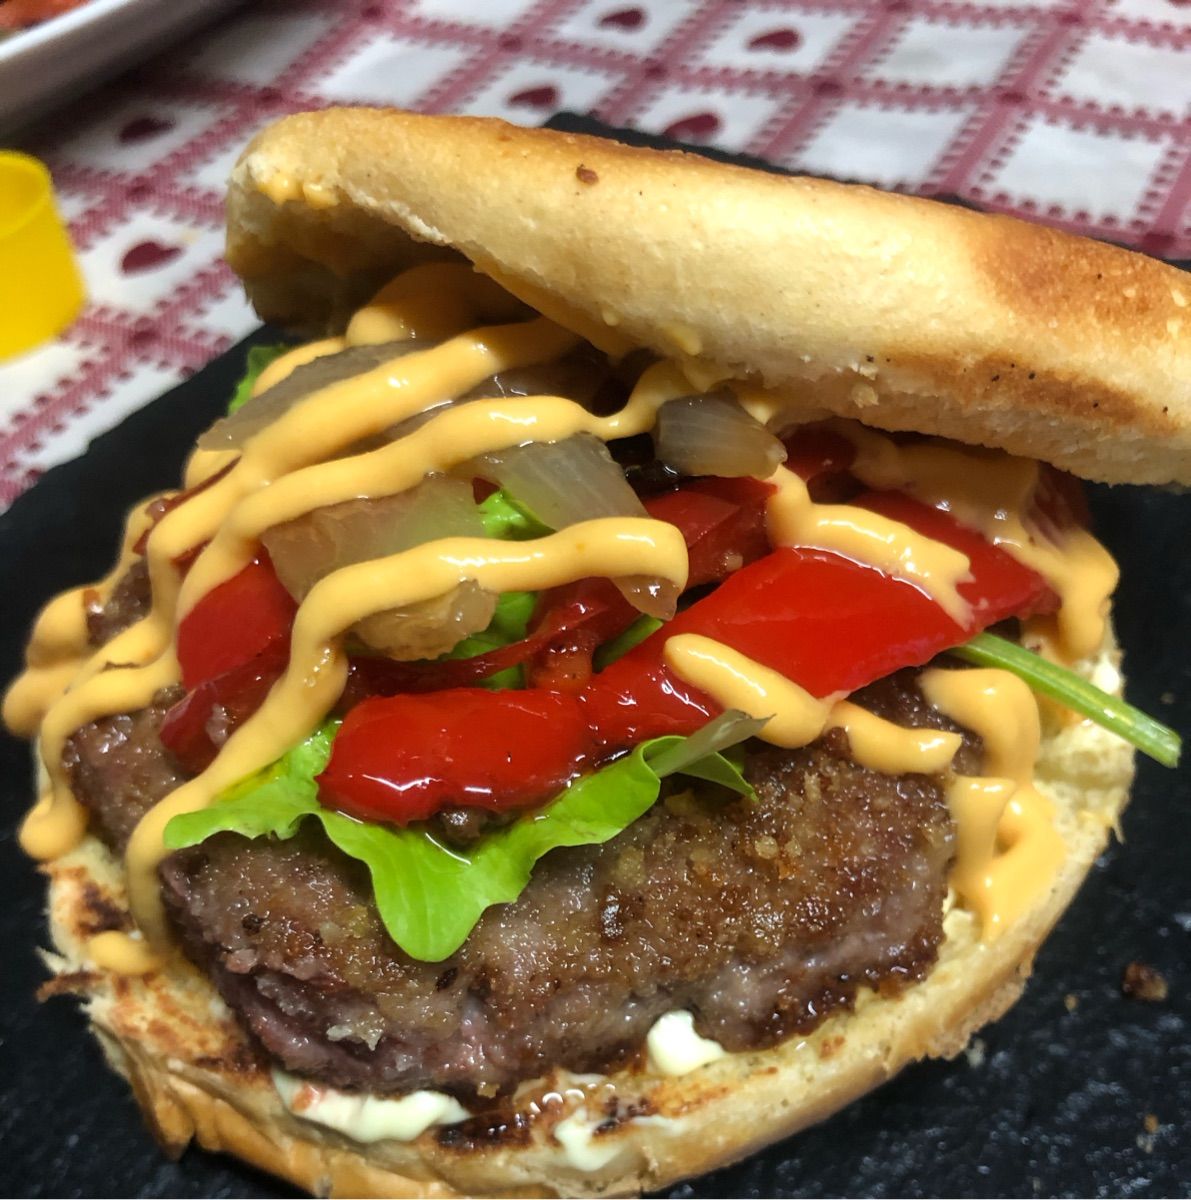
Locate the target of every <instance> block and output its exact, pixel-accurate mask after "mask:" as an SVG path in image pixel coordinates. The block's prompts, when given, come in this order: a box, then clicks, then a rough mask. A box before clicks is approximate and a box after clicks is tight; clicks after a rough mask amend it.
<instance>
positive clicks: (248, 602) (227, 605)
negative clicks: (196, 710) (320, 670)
mask: <svg viewBox="0 0 1191 1200" xmlns="http://www.w3.org/2000/svg"><path fill="white" fill-rule="evenodd" d="M297 611H298V606H297V605H296V604H295V603H294V600H293V597H292V596H291V595H290V594H289V592H287V591H286V590H285V587H284V586H283V585H282V583H281V580H279V579H278V578H277V574H276V572H275V571H274V570H273V564H272V563H271V562H270V561H269V557H268V555H267V554H265V552H264V551H263V550H262V551H261V553H260V555H259V557H257V558H256V559H254V560H253V561H252V562H251V563H249V564H248V566H246V567H245V568H244V569H243V570H242V571H240V572H239V574H237V575H233V576H232V577H231V579H228V580H226V581H225V582H223V583H221V584H220V585H219V586H218V587H216V588H212V589H211V591H209V592H208V593H207V594H206V595H205V596H204V597H203V598H202V599H201V600H200V601H199V602H198V603H197V604H196V605H195V606H194V608H192V609H191V610H190V612H188V613H187V614H186V616H185V617H184V618H183V619H182V623H181V624H180V625H179V626H178V663H179V665H180V666H181V668H182V684H183V686H184V687H186V688H187V689H193V688H196V687H198V685H199V684H200V683H204V682H205V681H206V680H208V679H215V678H216V677H218V676H220V675H223V674H224V673H225V672H227V671H230V670H232V668H234V667H240V666H243V665H244V664H245V663H248V662H251V661H252V660H253V659H254V658H256V656H257V655H258V654H262V653H263V652H264V651H266V650H268V649H270V648H271V647H273V646H275V645H277V644H282V645H288V644H289V634H290V629H291V627H292V626H293V623H294V614H295V613H296V612H297Z"/></svg>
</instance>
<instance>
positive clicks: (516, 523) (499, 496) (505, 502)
mask: <svg viewBox="0 0 1191 1200" xmlns="http://www.w3.org/2000/svg"><path fill="white" fill-rule="evenodd" d="M476 507H477V508H479V510H480V520H481V521H482V522H483V523H484V536H485V537H490V538H503V539H504V540H505V541H507V542H523V541H525V540H526V539H527V538H536V537H545V536H546V534H548V533H551V532H552V530H551V529H550V528H549V526H546V525H543V524H542V523H541V521H539V520H537V518H535V517H531V516H530V515H529V513H527V512H526V511H525V509H523V508H522V507H521V506H520V505H519V504H518V503H517V502H516V501H515V500H514V499H513V498H512V496H510V495H509V494H508V492H504V491H495V492H493V493H492V495H491V496H489V497H488V499H487V500H482V501H481V502H480V503H479V504H478V505H477V506H476Z"/></svg>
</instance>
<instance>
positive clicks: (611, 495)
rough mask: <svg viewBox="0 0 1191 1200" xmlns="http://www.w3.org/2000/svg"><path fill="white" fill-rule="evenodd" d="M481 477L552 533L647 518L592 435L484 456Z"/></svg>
mask: <svg viewBox="0 0 1191 1200" xmlns="http://www.w3.org/2000/svg"><path fill="white" fill-rule="evenodd" d="M476 473H477V474H478V475H480V476H482V477H483V478H485V479H488V480H490V481H491V482H492V483H495V484H496V485H497V486H498V487H502V488H504V490H505V491H506V492H508V493H509V495H510V496H512V497H513V499H514V500H516V501H517V503H518V504H519V505H520V506H521V507H522V508H524V509H525V510H526V511H528V512H529V513H530V514H531V515H533V516H534V517H536V518H537V519H538V520H539V521H541V523H542V524H543V525H548V526H549V527H550V528H551V529H563V528H565V527H566V526H567V525H575V524H577V523H578V522H579V521H594V520H596V519H597V518H599V517H644V516H646V515H647V514H646V512H645V508H644V506H643V505H642V503H641V501H640V500H639V499H638V498H637V493H636V492H634V491H633V489H632V488H631V487H629V485H628V481H627V480H626V479H625V477H624V472H623V471H622V470H621V469H620V467H618V466H617V465H616V463H615V462H614V461H613V459H612V455H611V454H609V453H608V447H607V446H605V445H604V443H603V442H601V441H600V439H599V438H597V437H593V436H592V435H591V434H590V433H579V434H576V435H575V436H574V437H569V438H565V439H564V440H563V441H561V442H530V443H529V444H528V445H526V446H514V447H512V448H511V449H508V450H498V451H496V452H494V453H492V454H484V455H482V456H481V457H480V458H478V459H477V460H476Z"/></svg>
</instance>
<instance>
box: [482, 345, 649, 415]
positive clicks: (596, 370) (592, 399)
mask: <svg viewBox="0 0 1191 1200" xmlns="http://www.w3.org/2000/svg"><path fill="white" fill-rule="evenodd" d="M626 395H627V389H626V387H625V386H624V384H623V383H621V382H620V381H619V380H618V379H617V378H616V376H615V375H614V374H613V373H612V368H611V366H610V365H609V363H608V360H607V359H606V358H605V357H604V356H603V355H602V354H599V353H598V352H597V351H595V350H593V349H592V348H591V347H590V346H581V347H580V348H579V349H577V350H572V351H571V353H570V354H567V355H565V356H564V357H563V358H559V359H555V360H554V361H552V362H544V363H535V364H533V365H532V366H528V367H514V368H512V369H511V370H509V371H501V372H500V374H499V375H490V376H489V377H488V378H487V379H485V380H482V381H481V382H480V383H478V384H476V386H475V387H474V388H472V389H471V390H470V391H468V392H464V393H463V395H462V396H460V397H459V399H460V400H461V401H466V400H481V399H487V398H491V397H501V396H563V397H565V398H566V399H567V400H574V401H575V402H576V403H578V404H582V405H583V407H584V408H588V409H591V410H592V411H593V412H602V411H604V410H605V409H611V408H613V407H617V406H618V405H619V404H620V403H623V401H624V399H625V397H626Z"/></svg>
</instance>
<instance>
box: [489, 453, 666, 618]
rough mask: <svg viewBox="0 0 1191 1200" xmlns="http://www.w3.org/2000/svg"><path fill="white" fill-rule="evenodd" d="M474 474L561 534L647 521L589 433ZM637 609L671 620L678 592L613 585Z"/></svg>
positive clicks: (500, 457) (629, 580) (646, 584)
mask: <svg viewBox="0 0 1191 1200" xmlns="http://www.w3.org/2000/svg"><path fill="white" fill-rule="evenodd" d="M476 473H477V474H479V475H481V476H482V477H483V478H485V479H488V480H490V481H491V482H492V483H495V484H497V485H498V486H500V487H502V488H504V490H505V491H506V492H508V493H509V495H510V496H512V497H513V499H514V500H516V501H517V503H518V504H519V505H520V506H521V507H522V508H524V509H526V510H527V511H528V512H529V513H530V514H531V515H532V516H534V517H536V518H537V519H538V520H539V521H541V523H542V524H543V525H547V526H549V527H550V528H551V529H563V528H565V527H566V526H567V525H576V524H578V523H579V522H580V521H594V520H596V519H598V518H600V517H646V516H648V515H649V514H648V513H647V512H646V511H645V507H644V505H643V504H642V503H641V500H640V499H639V497H638V496H637V493H636V492H634V491H633V489H632V488H631V487H629V485H628V481H627V480H626V479H625V477H624V472H623V471H622V470H621V469H620V467H619V466H617V464H616V463H615V461H614V460H613V458H612V455H611V454H609V453H608V447H607V446H605V445H604V443H603V442H601V441H600V439H599V438H597V437H594V436H592V435H591V434H590V433H579V434H576V435H575V436H574V437H569V438H565V439H564V440H563V441H561V442H531V443H530V444H529V445H526V446H514V447H513V448H511V449H509V450H500V451H497V452H495V453H492V454H485V455H483V456H482V457H480V458H479V459H477V460H476ZM615 582H616V586H617V587H618V588H620V591H621V593H622V594H623V595H624V598H625V599H626V600H627V601H628V602H629V603H630V604H631V605H633V607H634V608H636V609H638V610H640V611H641V612H643V613H648V614H649V615H650V616H651V617H658V618H659V619H661V620H663V621H664V620H668V619H669V618H670V617H672V616H673V615H674V612H675V609H676V608H677V605H678V589H677V588H676V587H675V586H674V585H673V584H672V583H671V582H670V581H669V580H666V579H662V578H660V577H657V576H637V575H634V576H632V577H626V578H624V579H618V580H616V581H615Z"/></svg>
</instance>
